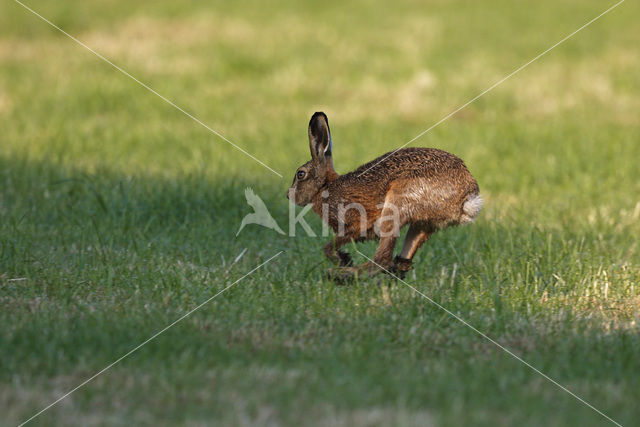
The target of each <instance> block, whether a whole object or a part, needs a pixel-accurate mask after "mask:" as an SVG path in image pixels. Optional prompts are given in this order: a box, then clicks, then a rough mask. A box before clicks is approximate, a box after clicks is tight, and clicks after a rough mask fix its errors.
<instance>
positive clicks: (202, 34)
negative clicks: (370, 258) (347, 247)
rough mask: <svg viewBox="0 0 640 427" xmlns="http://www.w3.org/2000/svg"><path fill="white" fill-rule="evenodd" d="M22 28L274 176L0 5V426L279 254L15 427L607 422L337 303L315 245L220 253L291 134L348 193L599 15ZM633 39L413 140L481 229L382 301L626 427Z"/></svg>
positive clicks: (596, 27)
mask: <svg viewBox="0 0 640 427" xmlns="http://www.w3.org/2000/svg"><path fill="white" fill-rule="evenodd" d="M27 4H28V5H30V6H31V7H33V8H34V9H35V10H37V11H38V12H39V13H41V14H43V15H44V16H45V17H47V18H49V19H51V20H52V21H54V22H55V23H56V24H59V25H60V26H61V27H62V28H63V29H65V30H66V31H68V32H70V33H71V34H73V35H74V36H76V37H78V38H79V39H80V40H82V41H83V42H85V43H87V44H88V45H89V46H91V47H92V48H94V49H96V50H97V51H98V52H100V53H102V54H104V55H105V56H107V57H108V58H110V59H111V60H113V61H114V62H115V63H116V64H118V65H119V66H121V67H123V68H124V69H125V70H127V71H128V72H130V73H131V74H133V75H134V76H136V77H137V78H139V79H140V80H142V81H144V82H145V83H147V84H149V85H150V86H151V87H153V88H154V89H155V90H157V91H158V92H160V93H161V94H163V95H165V96H167V97H168V98H169V99H171V100H173V101H175V102H176V103H177V104H178V105H180V106H181V107H183V108H185V109H186V110H187V111H189V112H191V113H193V114H194V115H196V116H197V117H198V118H200V119H202V120H203V121H204V122H205V123H207V124H208V125H210V126H211V127H212V128H214V129H216V130H217V131H219V132H220V133H222V134H223V135H225V136H226V137H228V138H229V139H231V140H232V141H233V142H234V143H237V144H238V145H240V146H242V147H243V148H244V149H246V150H247V151H249V152H250V153H252V154H253V155H255V156H256V157H257V158H259V159H261V160H262V161H264V162H265V163H266V164H268V165H269V166H270V167H272V168H274V169H275V170H276V171H278V172H279V173H281V174H283V175H284V178H279V177H278V176H276V175H275V174H273V173H271V172H270V171H268V170H267V169H265V168H263V167H262V166H260V165H259V164H257V163H256V162H254V161H253V160H252V159H250V158H249V157H247V156H245V155H244V154H242V153H241V152H239V151H237V150H236V149H234V148H233V147H231V146H230V145H229V144H227V143H225V142H224V141H222V140H221V139H219V138H218V137H216V136H215V135H212V134H211V133H209V132H208V131H207V130H206V129H204V128H202V127H201V126H199V125H198V124H197V123H195V122H194V121H192V120H191V119H189V118H188V117H186V116H184V115H183V114H181V113H180V112H178V111H177V110H175V109H174V108H173V107H171V106H169V105H167V104H166V103H164V102H163V101H162V100H161V99H159V98H158V97H156V96H154V95H153V94H151V93H149V92H148V91H146V90H145V89H143V88H141V87H140V86H139V85H137V84H136V83H135V82H134V81H132V80H130V79H128V78H127V77H126V76H124V75H122V74H121V73H119V72H117V71H116V70H114V69H113V68H111V67H110V66H109V65H107V64H106V63H104V62H102V61H100V60H99V59H98V58H96V57H95V56H93V55H92V54H91V53H89V52H88V51H86V50H85V49H83V48H81V47H80V46H78V45H77V44H75V43H74V42H73V41H71V40H70V39H68V38H66V37H65V36H63V35H61V34H60V33H58V32H56V31H55V30H53V29H52V28H51V27H49V26H47V24H45V23H44V22H42V21H40V20H39V19H38V18H37V17H35V16H34V15H32V14H30V13H29V12H27V11H26V10H25V9H23V8H22V7H20V6H19V5H18V4H17V3H14V2H10V1H8V2H3V4H2V5H1V6H0V64H1V66H0V424H2V425H14V424H18V423H20V422H21V421H24V420H25V419H27V418H29V417H30V416H31V415H33V414H34V413H36V412H37V411H38V410H40V409H42V408H43V407H45V406H46V405H48V404H49V403H51V402H52V401H54V400H55V399H57V398H58V397H59V396H61V395H62V394H64V393H65V392H67V391H68V390H70V389H72V388H73V387H75V386H77V385H78V384H80V383H81V382H82V381H84V380H85V379H87V378H88V377H90V376H91V375H93V374H94V373H96V372H97V371H99V370H100V369H102V368H103V367H105V366H106V365H107V364H109V363H111V362H112V361H114V360H116V359H117V358H118V357H120V356H121V355H123V354H125V353H126V352H127V351H129V350H130V349H131V348H133V347H135V346H136V345H138V344H139V343H141V342H142V341H144V340H145V339H147V338H148V337H149V336H151V335H152V334H154V333H155V332H157V331H159V330H160V329H162V328H163V327H164V326H166V325H167V324H169V323H171V322H173V321H174V320H175V319H177V318H179V317H180V316H182V315H183V314H184V313H186V312H188V311H189V310H191V309H192V308H194V307H196V306H197V305H198V304H200V303H202V302H203V301H205V300H207V299H208V298H210V297H211V296H212V295H214V294H215V293H216V292H218V291H220V290H222V289H224V288H225V287H226V286H228V285H229V284H231V283H233V282H234V281H235V280H237V279H238V278H240V277H242V276H243V275H244V274H245V273H246V272H248V271H249V270H251V269H252V268H254V267H255V266H257V265H259V264H260V263H261V262H263V261H265V260H267V259H268V258H269V257H271V256H273V255H274V254H276V253H278V252H279V251H284V252H283V254H282V255H280V256H279V257H278V258H276V259H275V260H273V262H271V263H269V264H267V265H265V266H264V267H263V268H261V269H260V270H258V271H256V272H255V273H254V274H252V275H250V276H248V277H246V278H245V279H243V280H242V281H240V282H239V283H237V284H236V285H235V286H233V287H232V288H231V289H229V290H228V291H226V292H225V293H223V294H222V295H220V296H219V297H218V298H216V299H214V300H213V301H211V302H210V303H209V304H207V305H205V306H204V307H202V308H201V309H200V310H199V311H197V312H195V313H193V314H192V315H191V316H189V317H188V318H186V319H185V320H184V321H182V322H180V323H178V324H177V325H175V326H174V327H173V328H171V329H169V330H168V331H166V332H165V333H163V334H162V335H160V336H158V337H157V338H156V339H154V340H153V341H151V342H150V343H149V344H147V345H145V346H144V347H142V348H141V349H140V350H139V351H137V352H136V353H134V354H132V355H131V356H129V357H128V358H126V359H124V360H123V361H122V362H120V363H119V364H117V365H115V366H114V367H113V368H111V369H110V370H108V371H107V372H105V373H104V374H102V375H101V376H99V377H98V378H96V379H95V380H94V381H92V382H90V383H88V384H87V385H86V386H84V387H83V388H81V389H79V390H78V391H76V392H75V393H74V394H72V395H71V396H70V397H68V398H66V399H64V400H63V401H61V402H60V403H59V404H57V405H56V406H54V407H52V408H51V409H50V410H48V411H46V412H45V413H43V414H42V415H41V416H39V417H38V418H36V419H35V420H34V421H33V424H36V425H59V424H65V425H131V424H153V425H174V424H186V425H200V424H211V423H216V424H221V425H228V424H231V425H246V424H259V425H271V424H284V425H298V424H304V425H392V424H397V425H414V424H417V425H425V424H427V425H433V424H435V425H452V426H453V425H496V424H498V425H532V426H534V425H535V426H537V425H549V426H563V425H606V424H607V423H608V421H607V420H606V419H605V418H603V417H602V416H600V415H598V414H597V413H596V412H595V411H593V410H592V409H590V408H588V407H587V406H585V405H584V404H582V403H581V402H579V401H578V400H576V399H575V398H573V397H572V396H570V395H569V394H567V393H565V392H564V391H562V390H560V389H559V388H558V387H556V386H555V385H553V384H551V383H550V382H548V381H546V380H545V379H544V378H542V377H541V376H540V375H538V374H536V373H535V372H533V371H532V370H530V369H529V368H527V367H526V366H524V365H523V364H522V363H520V362H518V361H517V360H515V359H514V358H513V357H511V356H509V355H508V354H506V353H505V352H503V351H502V350H500V349H499V348H497V347H496V346H494V345H493V344H491V343H490V342H488V341H487V340H485V339H483V338H482V337H481V336H479V335H478V334H476V333H475V332H473V331H472V330H471V329H469V328H467V327H466V326H464V325H462V324H461V323H460V322H458V321H457V320H455V319H453V318H452V317H451V316H449V315H448V314H447V313H445V312H444V311H442V310H440V309H439V308H437V307H435V306H434V305H432V304H431V303H430V302H429V301H427V300H426V299H424V298H422V297H420V296H418V295H417V294H415V293H414V292H413V291H412V290H411V289H409V288H408V287H407V286H405V285H403V284H402V283H396V282H394V281H390V280H385V281H383V283H382V284H377V283H373V282H370V283H369V282H364V283H358V284H355V285H353V286H349V287H337V286H335V285H334V284H333V283H331V282H330V281H328V280H327V279H326V278H325V270H326V268H328V267H329V264H328V262H327V261H325V260H324V259H323V255H322V250H321V248H322V245H323V244H324V241H323V239H322V238H312V237H307V236H305V235H304V233H303V232H302V230H301V229H300V228H299V229H298V233H297V234H298V235H297V236H296V237H285V236H281V235H279V234H276V233H275V232H273V231H270V230H267V229H262V228H260V227H257V226H255V225H250V226H248V227H247V228H246V229H245V230H243V232H242V233H241V234H240V235H239V236H238V237H236V236H235V233H236V230H237V229H238V227H239V225H240V221H241V219H242V217H243V216H244V215H245V214H246V213H249V212H250V208H249V206H247V205H246V203H245V198H244V188H245V187H247V186H251V187H253V188H254V190H255V191H256V193H257V194H259V195H260V196H261V197H262V198H263V199H264V200H265V202H266V203H267V205H268V206H269V208H270V209H271V212H272V213H273V214H274V216H275V218H276V219H277V220H278V222H279V223H280V225H281V226H283V227H284V226H285V224H286V222H287V217H288V205H287V200H286V199H285V197H284V194H285V190H286V188H287V187H288V185H289V183H290V179H291V174H292V173H293V172H294V171H295V168H296V167H297V166H298V165H299V164H301V163H303V162H304V161H306V160H307V159H308V146H307V140H306V123H307V120H308V118H309V116H310V114H311V113H312V112H313V111H316V110H319V109H322V110H324V111H326V112H327V114H328V115H329V120H330V123H331V127H332V133H333V139H334V144H335V146H334V153H335V165H336V168H337V170H338V171H339V172H341V173H342V172H347V171H348V170H351V169H352V168H354V167H356V166H357V165H359V164H361V163H363V162H364V161H367V160H370V159H372V158H374V157H376V156H378V155H380V154H382V153H384V152H386V151H389V150H392V149H394V148H396V147H397V146H399V145H401V144H403V143H405V142H406V141H408V140H409V139H411V138H412V137H413V136H415V135H417V134H418V133H420V132H421V131H422V130H424V129H426V128H427V127H428V126H430V125H431V124H432V123H435V122H436V121H437V120H439V119H440V118H441V117H443V116H444V115H446V114H447V113H449V112H450V111H452V110H454V109H455V108H457V107H458V106H459V105H461V104H463V103H464V102H466V101H468V100H469V99H471V98H472V97H473V96H475V95H476V94H478V93H479V92H481V91H482V90H484V89H485V88H487V87H488V86H490V85H491V84H492V83H494V82H495V81H497V80H499V79H500V78H502V77H503V76H505V75H507V74H508V73H510V72H511V71H513V70H514V69H515V68H517V67H518V66H520V65H521V64H523V63H525V62H526V61H528V60H529V59H531V58H533V57H534V56H535V55H537V54H538V53H539V52H541V51H543V50H544V49H546V48H547V47H549V46H551V45H552V44H553V43H555V42H557V41H558V40H560V39H561V38H562V37H564V36H566V35H567V34H569V33H570V32H572V31H573V30H575V29H576V28H578V27H580V26H581V25H583V24H584V23H585V22H587V21H588V20H590V19H591V18H593V17H595V16H596V15H598V14H599V13H600V12H602V11H603V10H604V9H605V8H606V7H608V6H610V5H611V4H613V3H611V4H609V3H603V2H600V1H591V0H590V1H582V2H577V1H568V2H565V3H562V4H558V3H557V2H552V1H546V0H545V1H543V2H539V1H538V2H534V1H530V0H527V1H526V2H524V3H522V4H521V3H518V5H517V6H516V5H515V4H514V3H513V2H507V1H502V0H495V1H492V2H491V3H486V2H471V1H433V2H429V3H424V4H423V2H417V1H405V0H402V1H395V2H393V3H392V4H391V3H385V2H380V3H379V4H378V5H370V4H369V3H367V2H355V3H350V4H348V5H344V4H342V3H341V2H331V3H328V4H305V5H304V6H303V5H302V4H300V3H299V2H293V1H291V2H284V1H283V2H277V3H272V2H270V3H269V5H268V6H267V5H265V4H262V3H257V2H249V1H239V2H214V3H211V2H208V3H206V4H205V3H203V2H169V1H154V2H116V1H106V0H102V1H97V2H80V1H64V2H61V1H57V2H45V1H40V0H38V1H36V0H32V1H29V2H28V3H27ZM639 12H640V8H639V7H638V5H637V3H634V2H630V1H628V2H625V3H624V4H622V5H621V6H619V8H618V9H616V10H614V11H613V12H611V13H610V14H608V15H606V16H605V17H603V18H602V19H601V20H599V21H598V22H596V23H594V24H593V25H592V26H590V27H588V28H586V29H585V30H583V31H582V32H580V33H578V34H577V35H576V36H575V37H573V38H572V39H570V40H568V41H567V42H566V43H564V44H562V45H561V46H559V47H557V48H556V49H555V50H553V51H551V52H550V53H549V54H547V55H546V56H544V57H542V58H541V59H539V60H538V61H537V62H535V63H533V64H532V65H530V66H529V67H528V68H526V69H524V70H523V71H521V72H520V73H518V74H517V75H515V76H514V77H512V78H511V79H510V80H508V81H506V82H505V83H503V84H502V85H500V86H499V87H497V88H496V89H495V90H493V91H491V92H489V93H488V94H486V95H485V96H484V97H482V98H480V99H478V100H477V101H476V102H475V103H473V104H472V105H470V106H469V107H468V108H466V109H465V110H463V111H461V112H460V113H458V114H456V115H455V116H454V117H452V118H451V119H449V120H448V121H446V122H444V123H443V124H441V125H440V126H438V127H437V128H435V129H433V130H432V131H431V132H429V133H428V134H427V135H425V136H423V137H422V138H421V139H419V140H418V141H416V142H415V143H414V145H421V146H431V147H438V148H442V149H445V150H448V151H451V152H453V153H455V154H457V155H459V156H460V157H462V158H463V159H464V160H465V162H466V163H467V165H468V167H469V168H470V170H471V171H472V173H473V174H474V175H475V176H476V178H477V179H478V181H479V183H480V187H481V191H482V193H483V196H484V199H485V209H484V210H483V212H482V214H481V216H480V217H479V219H478V221H477V222H476V223H475V224H473V225H471V226H468V227H462V228H457V229H451V230H447V231H444V232H441V233H439V234H437V235H435V236H434V237H433V238H432V240H431V241H430V242H429V243H428V244H427V245H425V246H424V248H423V249H421V251H420V252H419V253H418V255H417V258H416V262H415V263H414V265H415V270H414V271H413V272H412V273H410V274H409V276H408V278H407V281H408V283H410V284H412V285H413V286H415V287H416V288H417V289H419V290H420V291H421V292H423V293H425V294H426V295H428V296H429V297H430V298H432V299H433V300H434V301H436V302H437V303H439V304H441V305H442V306H444V307H446V308H447V309H448V310H451V311H452V312H454V313H456V314H457V315H458V316H460V317H461V318H463V319H465V320H466V321H468V322H469V323H470V324H471V325H473V326H474V327H476V328H478V329H479V330H480V331H482V332H484V333H486V334H488V335H489V336H490V337H492V338H493V339H495V340H497V341H498V342H500V343H501V344H502V345H504V346H506V347H508V348H509V349H511V350H512V351H513V352H514V353H516V354H518V355H519V356H520V357H522V358H523V359H524V360H526V361H528V362H529V363H531V364H532V365H533V366H535V367H536V368H538V369H540V370H541V371H543V372H544V373H546V374H547V375H549V376H550V377H552V378H553V379H555V380H557V381H558V382H559V383H560V384H562V385H564V386H566V387H567V388H568V389H570V390H572V391H573V392H575V393H576V394H577V395H579V396H581V397H582V398H584V399H585V400H586V401H587V402H589V403H591V404H592V405H594V406H595V407H596V408H598V409H599V410H601V411H603V412H604V413H606V414H607V415H609V416H610V417H612V418H613V419H615V420H616V421H618V422H620V423H622V424H625V425H631V424H633V423H634V422H637V420H638V418H639V417H640V412H639V409H638V405H637V402H638V399H639V398H640V394H639V392H638V390H640V374H639V372H640V358H639V357H638V355H639V354H640V329H639V327H640V326H639V322H640V317H639V313H640V289H639V287H640V286H639V285H640V283H639V282H640V248H639V247H638V243H637V242H638V240H637V236H638V235H639V233H640V197H639V195H640V173H639V172H638V171H639V169H638V159H639V158H640V144H638V134H639V130H640V96H639V95H638V94H639V93H640V92H639V91H640V74H638V72H637V70H638V67H639V66H640V51H638V45H639V44H640V34H639V33H638V31H637V22H636V21H637V19H636V17H637V16H638V14H639ZM309 220H310V223H311V225H312V227H314V229H315V230H316V231H317V232H319V231H320V227H321V225H320V222H319V220H318V219H311V216H309ZM359 248H360V249H361V250H362V251H364V252H365V253H366V254H368V255H371V254H372V253H373V251H374V250H375V245H374V244H372V243H368V244H363V245H360V246H359ZM245 249H246V252H245V254H244V256H242V257H241V258H240V259H239V260H238V261H237V262H235V263H234V260H235V259H236V257H237V256H238V255H239V254H241V253H242V251H243V250H245ZM352 252H353V249H352ZM359 260H360V261H362V258H361V257H360V258H359ZM454 272H455V273H454Z"/></svg>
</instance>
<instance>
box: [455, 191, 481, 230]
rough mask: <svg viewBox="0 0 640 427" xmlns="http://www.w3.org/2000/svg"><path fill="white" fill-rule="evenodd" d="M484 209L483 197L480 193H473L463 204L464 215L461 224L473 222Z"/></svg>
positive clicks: (461, 217)
mask: <svg viewBox="0 0 640 427" xmlns="http://www.w3.org/2000/svg"><path fill="white" fill-rule="evenodd" d="M481 209H482V197H481V196H480V195H479V194H472V195H470V196H469V197H467V200H465V201H464V203H463V204H462V215H461V216H460V224H467V223H469V222H473V220H474V219H475V218H476V217H477V216H478V214H479V213H480V210H481Z"/></svg>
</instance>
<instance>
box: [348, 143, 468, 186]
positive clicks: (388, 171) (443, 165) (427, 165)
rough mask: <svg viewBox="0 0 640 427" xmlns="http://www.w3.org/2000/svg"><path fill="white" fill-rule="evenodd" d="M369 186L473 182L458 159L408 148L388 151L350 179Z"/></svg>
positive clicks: (438, 152)
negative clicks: (416, 180) (429, 180)
mask: <svg viewBox="0 0 640 427" xmlns="http://www.w3.org/2000/svg"><path fill="white" fill-rule="evenodd" d="M351 174H352V175H354V176H356V177H358V178H359V179H360V180H362V181H365V182H371V183H385V184H388V183H390V182H391V181H394V180H397V179H411V178H434V179H437V178H443V179H447V180H450V179H452V178H457V179H462V180H463V181H465V182H466V181H472V182H475V180H474V179H473V177H472V176H471V174H470V173H469V171H468V170H467V167H466V166H465V164H464V162H463V161H462V159H460V158H459V157H457V156H455V155H453V154H451V153H448V152H446V151H443V150H439V149H437V148H422V147H411V148H402V149H400V150H397V151H391V152H389V153H386V154H383V155H382V156H380V157H378V158H377V159H374V160H372V161H370V162H368V163H365V164H364V165H362V166H360V167H359V168H358V169H356V170H355V171H353V172H351V173H350V175H351Z"/></svg>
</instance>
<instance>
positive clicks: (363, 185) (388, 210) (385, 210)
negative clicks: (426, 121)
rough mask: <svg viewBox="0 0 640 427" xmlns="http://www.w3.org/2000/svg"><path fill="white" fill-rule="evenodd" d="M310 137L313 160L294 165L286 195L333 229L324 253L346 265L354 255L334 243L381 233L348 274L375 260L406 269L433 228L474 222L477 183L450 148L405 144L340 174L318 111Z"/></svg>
mask: <svg viewBox="0 0 640 427" xmlns="http://www.w3.org/2000/svg"><path fill="white" fill-rule="evenodd" d="M309 139H310V146H311V147H310V148H311V154H312V160H311V161H310V162H308V163H306V164H304V165H303V166H301V167H300V168H299V169H298V171H297V173H296V177H295V178H294V182H293V184H292V186H291V188H290V189H289V192H288V197H289V198H293V200H294V201H295V202H296V203H297V204H302V205H306V204H312V208H313V210H314V212H316V213H317V214H318V215H320V216H321V217H322V218H323V220H325V221H326V222H327V223H328V225H329V226H330V227H331V228H332V229H333V230H334V232H335V233H336V236H335V237H334V239H333V240H332V241H331V242H329V243H328V244H327V245H326V246H325V248H324V252H325V254H326V255H327V257H329V258H330V259H331V260H333V261H335V262H338V263H340V265H342V266H347V265H349V264H350V262H351V259H350V257H349V255H348V254H347V253H345V252H342V251H339V250H338V249H339V248H340V247H341V246H343V245H344V244H346V243H348V242H350V241H361V240H365V239H368V238H376V237H380V244H379V246H378V250H377V251H376V254H375V257H374V262H373V263H366V264H364V265H363V266H360V267H353V268H346V269H343V270H342V272H343V273H345V274H347V275H349V274H353V273H357V272H360V271H362V270H363V269H365V270H367V273H369V274H371V273H375V272H378V271H380V267H382V268H383V269H390V268H395V269H396V270H398V271H400V272H403V271H406V270H408V269H409V268H410V267H411V259H412V258H413V256H414V255H415V253H416V251H417V250H418V248H419V247H420V245H422V243H424V241H426V240H427V239H428V238H429V236H430V235H431V234H432V233H434V232H435V231H437V230H438V229H441V228H445V227H448V226H451V225H458V224H463V223H467V222H471V221H472V220H473V219H474V218H475V216H476V215H477V214H478V212H479V211H480V207H481V199H480V196H479V188H478V183H477V182H476V180H475V179H474V178H473V176H472V175H471V173H469V171H468V170H467V168H466V166H465V164H464V162H463V161H462V160H461V159H459V158H458V157H456V156H454V155H453V154H450V153H447V152H445V151H442V150H438V149H434V148H403V149H400V150H397V151H393V152H390V153H387V154H385V155H383V156H380V157H378V158H377V159H375V160H372V161H371V162H369V163H366V164H364V165H362V166H360V167H359V168H358V169H356V170H355V171H353V172H349V173H347V174H344V175H338V174H337V173H336V172H335V170H334V169H333V162H332V147H331V134H330V131H329V125H328V121H327V119H326V116H325V115H324V114H323V113H316V114H314V115H313V117H312V118H311V122H310V123H309ZM300 171H302V172H303V174H304V175H305V176H304V178H302V179H298V177H302V174H301V172H300ZM390 218H393V220H390ZM407 224H410V227H409V231H408V233H407V237H406V239H405V243H404V247H403V249H402V252H401V254H400V256H399V257H396V262H395V265H394V263H393V249H394V246H395V243H396V238H397V236H398V233H399V231H400V228H402V227H403V226H404V225H407Z"/></svg>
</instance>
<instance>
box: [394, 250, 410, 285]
mask: <svg viewBox="0 0 640 427" xmlns="http://www.w3.org/2000/svg"><path fill="white" fill-rule="evenodd" d="M412 268H413V267H412V262H411V260H410V259H407V258H402V257H401V256H400V255H398V256H396V257H395V259H394V260H393V267H391V269H390V273H391V275H393V276H396V277H397V278H399V279H400V280H402V279H404V278H405V276H406V275H407V271H409V270H411V269H412Z"/></svg>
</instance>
